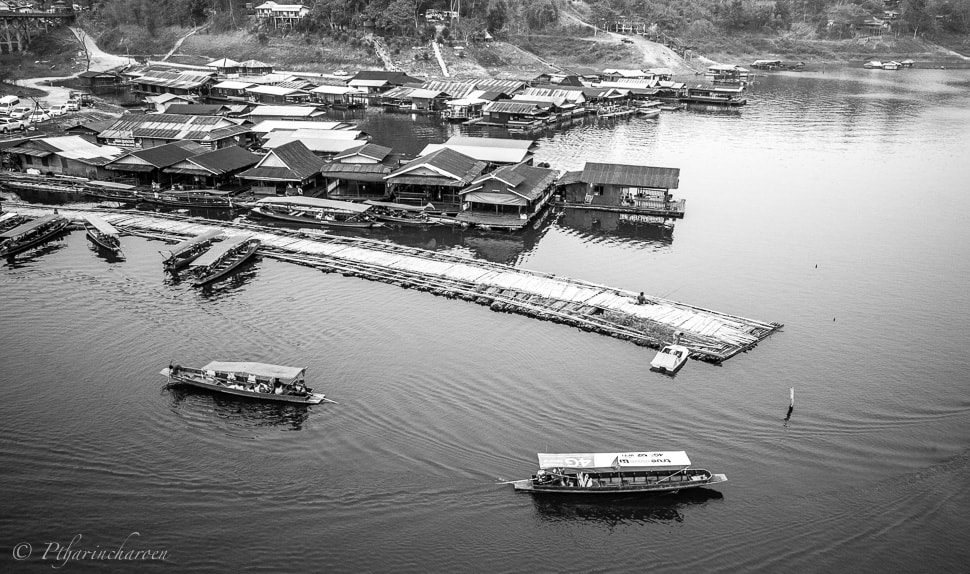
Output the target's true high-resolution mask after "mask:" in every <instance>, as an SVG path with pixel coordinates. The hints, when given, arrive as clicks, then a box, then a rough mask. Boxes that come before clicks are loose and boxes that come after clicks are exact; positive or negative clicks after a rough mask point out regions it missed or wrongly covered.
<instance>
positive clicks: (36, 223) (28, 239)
mask: <svg viewBox="0 0 970 574" xmlns="http://www.w3.org/2000/svg"><path fill="white" fill-rule="evenodd" d="M70 223H71V222H70V221H68V219H67V218H66V217H64V216H62V215H58V214H56V213H51V214H50V215H45V216H43V217H38V218H37V219H35V220H33V221H28V222H27V223H23V224H21V225H18V226H17V227H14V228H13V229H9V230H7V231H4V232H3V233H0V257H9V256H11V255H16V254H17V253H20V252H22V251H26V250H28V249H30V248H31V247H34V246H35V245H39V244H41V243H43V242H45V241H47V240H48V239H50V238H51V237H53V236H55V235H57V234H58V233H60V232H61V231H64V230H65V229H67V226H68V225H70Z"/></svg>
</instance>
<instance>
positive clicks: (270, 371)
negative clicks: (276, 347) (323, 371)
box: [161, 361, 335, 405]
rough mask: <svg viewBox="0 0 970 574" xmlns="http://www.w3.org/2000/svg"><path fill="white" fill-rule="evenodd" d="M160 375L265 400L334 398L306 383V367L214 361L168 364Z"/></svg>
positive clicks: (176, 381) (303, 401)
mask: <svg viewBox="0 0 970 574" xmlns="http://www.w3.org/2000/svg"><path fill="white" fill-rule="evenodd" d="M161 374H162V375H163V376H166V377H168V380H169V383H170V384H185V385H191V386H193V387H198V388H200V389H207V390H210V391H216V392H219V393H226V394H229V395H236V396H239V397H249V398H253V399H259V400H263V401H275V402H282V403H295V404H302V405H316V404H320V403H322V402H324V401H326V402H329V403H332V402H335V401H332V400H330V399H328V398H326V396H325V395H324V394H322V393H314V392H313V389H310V388H308V387H307V386H306V367H303V368H301V367H287V366H284V365H270V364H267V363H252V362H225V361H212V362H211V363H209V364H208V365H206V366H204V367H202V368H201V369H196V368H192V367H182V366H180V365H169V366H168V367H167V368H165V369H162V371H161Z"/></svg>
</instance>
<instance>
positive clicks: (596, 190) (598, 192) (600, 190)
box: [593, 184, 603, 195]
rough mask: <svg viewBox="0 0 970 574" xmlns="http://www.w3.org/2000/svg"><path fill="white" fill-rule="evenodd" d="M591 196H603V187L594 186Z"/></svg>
mask: <svg viewBox="0 0 970 574" xmlns="http://www.w3.org/2000/svg"><path fill="white" fill-rule="evenodd" d="M593 195H603V186H602V185H600V184H596V185H594V186H593Z"/></svg>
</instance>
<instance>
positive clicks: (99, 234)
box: [84, 213, 124, 256]
mask: <svg viewBox="0 0 970 574" xmlns="http://www.w3.org/2000/svg"><path fill="white" fill-rule="evenodd" d="M84 219H86V220H87V221H86V222H85V224H84V231H85V234H86V235H87V237H88V239H90V240H91V241H92V242H93V243H94V244H95V245H97V246H98V247H99V248H101V249H104V250H105V251H109V252H111V253H113V254H114V255H117V256H123V255H124V254H123V253H122V252H121V240H120V239H119V238H118V235H119V234H118V230H117V229H115V228H114V226H113V225H111V224H110V223H108V222H107V221H105V220H103V219H101V218H100V217H98V216H97V215H95V214H93V213H89V214H87V215H85V216H84Z"/></svg>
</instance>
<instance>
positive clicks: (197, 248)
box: [159, 229, 224, 273]
mask: <svg viewBox="0 0 970 574" xmlns="http://www.w3.org/2000/svg"><path fill="white" fill-rule="evenodd" d="M223 235H224V232H223V231H222V230H221V229H212V230H209V231H206V232H205V233H201V234H199V235H196V236H195V237H190V238H188V239H186V240H185V241H183V242H181V243H178V244H176V245H173V246H172V247H171V248H169V249H162V250H159V253H161V254H162V257H164V258H165V259H163V260H162V268H164V269H165V271H168V272H169V273H175V272H176V271H178V270H179V269H181V268H183V267H185V266H186V265H188V264H189V263H191V262H193V261H195V260H196V259H197V258H198V257H199V256H200V255H202V254H203V253H205V252H206V251H207V250H208V249H209V247H210V246H211V245H212V242H213V241H215V240H216V239H219V238H221V237H223Z"/></svg>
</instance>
